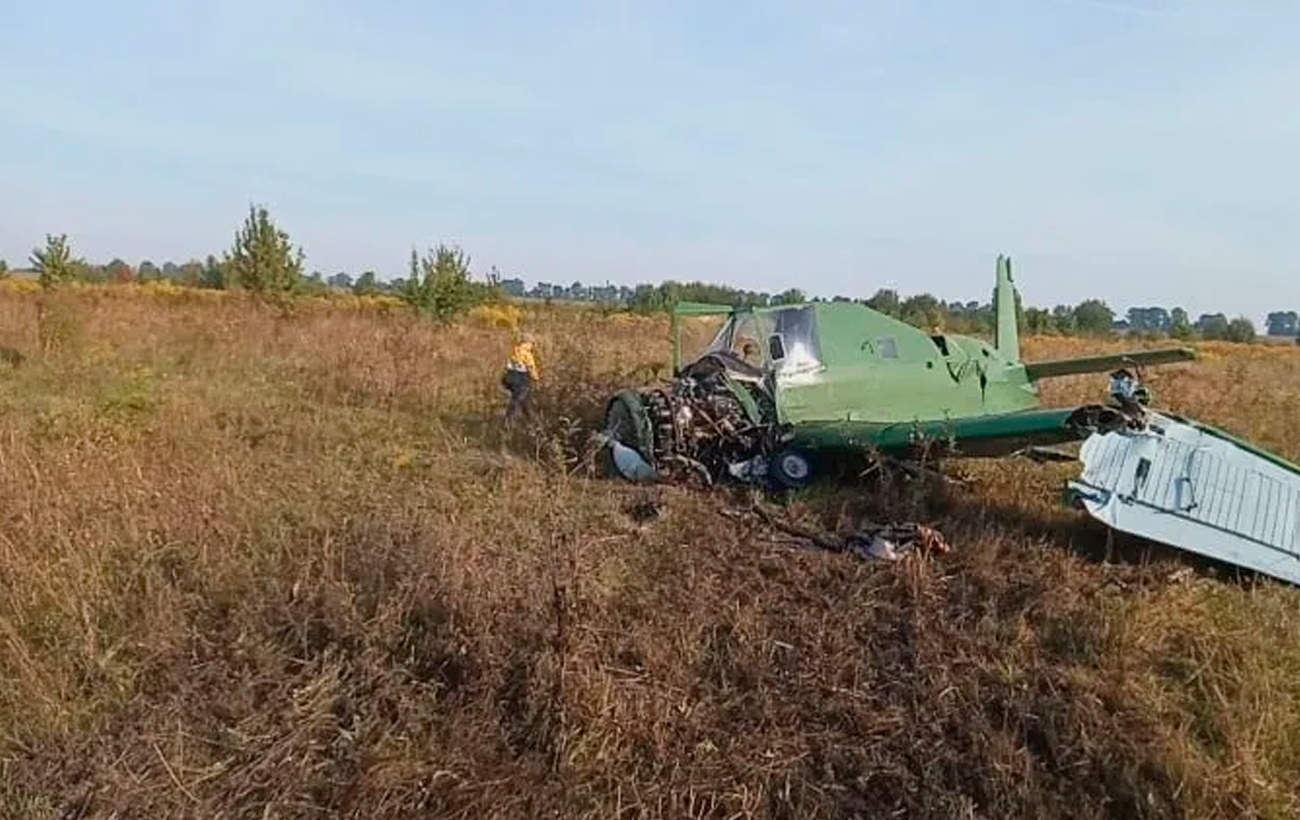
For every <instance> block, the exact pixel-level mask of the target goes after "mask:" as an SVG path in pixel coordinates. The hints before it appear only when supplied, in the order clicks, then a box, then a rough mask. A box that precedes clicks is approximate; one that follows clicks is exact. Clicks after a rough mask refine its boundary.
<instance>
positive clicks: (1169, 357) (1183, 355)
mask: <svg viewBox="0 0 1300 820" xmlns="http://www.w3.org/2000/svg"><path fill="white" fill-rule="evenodd" d="M1195 358H1196V351H1195V350H1192V349H1191V348H1190V347H1166V348H1162V349H1160V350H1135V351H1132V352H1130V353H1112V354H1109V355H1105V356H1082V357H1079V358H1076V359H1052V360H1051V361H1046V362H1026V363H1025V375H1027V376H1028V377H1029V379H1030V381H1038V380H1039V379H1051V378H1055V377H1057V376H1075V375H1078V374H1080V373H1104V372H1106V371H1109V370H1118V369H1119V368H1121V367H1141V366H1144V365H1151V364H1172V363H1174V362H1187V361H1192V360H1194V359H1195Z"/></svg>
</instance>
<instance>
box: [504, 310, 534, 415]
mask: <svg viewBox="0 0 1300 820" xmlns="http://www.w3.org/2000/svg"><path fill="white" fill-rule="evenodd" d="M541 378H542V371H541V368H540V367H538V365H537V342H536V340H535V339H534V338H533V335H532V334H531V333H524V334H521V335H520V336H519V338H518V339H517V340H516V341H515V343H514V347H513V348H512V349H511V351H510V360H509V361H508V362H507V363H506V369H505V373H503V374H502V375H501V385H502V386H503V387H504V388H505V389H506V390H507V391H508V392H509V393H510V403H509V405H507V407H506V419H505V421H506V429H510V428H511V427H513V426H514V422H515V419H516V418H518V416H519V414H520V413H522V412H524V411H525V410H528V411H530V412H531V409H532V405H531V399H532V394H533V389H534V388H535V387H536V386H537V383H538V382H539V381H541Z"/></svg>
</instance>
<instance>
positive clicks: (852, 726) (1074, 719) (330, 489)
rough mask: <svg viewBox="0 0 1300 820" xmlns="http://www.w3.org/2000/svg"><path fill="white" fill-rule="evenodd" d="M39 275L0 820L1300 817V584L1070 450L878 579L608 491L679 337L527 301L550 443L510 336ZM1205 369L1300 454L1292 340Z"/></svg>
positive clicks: (18, 474) (827, 558) (679, 503)
mask: <svg viewBox="0 0 1300 820" xmlns="http://www.w3.org/2000/svg"><path fill="white" fill-rule="evenodd" d="M24 287H25V286H22V285H19V284H15V283H14V282H12V281H10V282H4V283H0V346H9V347H14V348H17V349H20V350H22V351H24V353H25V354H26V356H27V359H26V361H24V362H23V363H22V364H21V365H20V366H17V367H13V368H9V367H7V366H5V365H0V368H3V369H0V816H2V817H5V818H15V819H16V820H27V819H28V818H32V819H33V820H34V819H35V818H43V819H44V818H53V817H84V818H110V817H116V818H126V817H132V818H145V817H147V818H164V817H184V818H189V817H193V818H232V819H233V818H309V817H310V818H317V817H355V818H398V817H402V818H405V817H466V818H492V817H503V818H504V817H541V816H548V817H550V816H555V817H561V816H562V817H592V818H596V817H599V818H624V817H646V818H650V817H656V818H657V817H664V818H688V817H718V818H735V817H773V818H776V817H781V818H785V817H790V818H793V817H798V818H821V817H903V816H906V817H935V818H940V817H941V818H1066V817H1068V818H1164V817H1185V818H1224V819H1225V820H1227V819H1228V818H1232V819H1233V820H1236V818H1248V817H1260V818H1278V819H1279V820H1280V819H1281V818H1294V817H1297V816H1300V593H1297V592H1296V591H1295V590H1292V589H1289V588H1286V587H1282V586H1279V585H1276V584H1264V585H1261V586H1258V587H1255V586H1251V585H1248V584H1246V583H1243V582H1241V581H1239V580H1235V579H1233V578H1232V577H1229V576H1227V575H1224V574H1222V573H1220V574H1214V573H1212V572H1210V570H1208V569H1206V568H1204V567H1202V566H1200V565H1198V564H1196V563H1195V562H1192V561H1190V560H1189V559H1187V558H1186V557H1183V556H1179V555H1174V554H1170V553H1168V552H1159V551H1154V550H1149V549H1147V548H1145V547H1141V546H1139V545H1135V544H1133V543H1130V542H1127V541H1124V540H1123V539H1118V538H1117V539H1115V540H1114V543H1113V544H1112V543H1110V542H1109V539H1108V538H1107V537H1106V534H1105V532H1104V530H1102V529H1101V528H1099V527H1098V526H1097V525H1095V524H1092V523H1091V522H1089V521H1087V520H1085V519H1082V518H1080V517H1079V516H1078V515H1076V514H1073V513H1071V512H1069V511H1066V510H1062V509H1060V508H1059V507H1058V506H1057V500H1058V495H1059V488H1060V483H1061V481H1062V480H1063V479H1064V477H1065V476H1067V475H1068V474H1069V472H1070V468H1069V467H1068V465H1067V466H1065V467H1061V466H1056V467H1041V466H1034V465H1031V464H1022V463H1018V462H1012V461H1006V462H998V463H996V464H987V465H970V466H967V467H961V468H959V469H961V470H962V473H963V475H964V477H965V478H966V479H968V482H969V485H968V486H962V487H958V488H954V489H950V490H947V491H944V492H935V493H934V494H931V495H928V496H919V495H912V494H908V493H901V492H900V493H898V494H897V497H896V498H893V500H892V501H890V504H891V505H893V507H892V509H893V511H894V512H896V513H897V514H899V515H902V516H906V517H909V518H913V519H921V520H925V521H927V522H929V523H933V524H936V525H937V526H939V527H940V528H941V530H942V531H943V532H944V533H945V535H946V536H947V537H948V540H949V541H950V542H951V543H952V545H953V551H952V553H951V554H949V555H946V556H940V557H935V558H923V559H922V558H917V559H914V560H913V559H909V560H908V561H905V562H902V563H899V564H884V563H882V564H868V563H863V562H860V561H857V560H855V559H852V558H848V557H845V556H841V555H832V554H825V553H819V552H813V551H806V550H800V549H796V548H795V547H793V546H792V545H791V544H790V543H788V542H787V541H785V540H783V539H782V538H781V537H779V536H777V535H776V534H775V533H772V532H770V531H768V530H766V529H765V528H763V527H762V526H761V525H760V524H759V523H758V522H755V521H750V520H748V519H746V518H743V517H741V518H737V517H734V516H728V515H727V513H728V512H729V511H733V510H735V509H737V506H736V504H735V502H734V500H733V499H732V496H731V495H730V494H729V493H726V492H717V493H692V492H689V491H685V490H676V489H672V488H659V489H654V490H646V489H640V488H633V487H629V486H625V485H622V484H617V483H614V482H608V481H603V480H599V479H595V478H592V477H590V476H588V475H587V474H586V472H585V470H584V463H583V462H582V461H581V459H580V458H579V457H578V455H577V451H576V449H575V447H574V446H573V442H574V441H577V440H579V437H578V436H577V435H575V431H576V429H577V428H578V427H579V426H580V425H581V423H582V422H583V421H584V419H586V420H589V419H590V418H591V414H592V413H593V412H596V413H598V412H599V410H600V400H601V399H602V397H603V396H604V394H605V393H606V392H607V391H608V390H610V389H611V388H612V387H613V386H615V385H617V384H620V383H627V382H628V381H643V380H646V379H649V378H652V377H653V376H654V375H655V373H661V374H662V373H663V372H664V370H665V368H666V367H667V364H668V361H669V355H670V353H669V351H670V348H669V343H668V339H667V327H666V323H665V322H664V321H663V320H662V319H646V318H634V317H627V316H614V317H605V316H602V315H601V313H600V312H599V311H593V310H585V311H581V310H568V309H564V308H559V307H554V308H546V307H545V306H537V307H536V308H535V309H534V308H529V311H528V314H527V315H525V316H522V320H523V323H524V324H525V325H526V326H528V328H529V329H530V330H532V331H533V332H534V333H535V334H536V336H537V338H538V343H539V350H540V353H541V355H542V357H543V358H542V365H543V375H544V379H545V383H544V387H543V392H542V396H541V400H540V409H541V411H542V418H541V419H540V422H539V426H538V428H537V429H536V430H534V431H533V432H532V434H531V436H530V435H523V436H521V437H520V438H519V439H518V440H516V441H509V442H507V441H503V440H502V439H501V437H500V435H499V434H498V432H497V419H498V418H499V417H500V413H501V411H502V409H503V396H502V395H501V393H500V389H499V387H498V384H497V375H498V369H499V367H500V366H501V364H502V362H503V359H504V357H505V355H506V354H507V352H508V345H509V339H510V333H511V331H510V329H509V328H510V327H511V326H513V325H515V324H517V323H518V321H519V319H520V317H519V316H515V315H513V314H509V313H508V312H506V311H505V310H504V309H495V310H497V312H496V313H493V312H492V309H483V310H480V311H479V315H478V316H476V317H475V318H474V319H471V320H469V321H466V322H464V323H462V324H459V325H453V326H451V327H446V328H439V327H435V326H433V325H431V324H427V323H422V322H419V321H416V320H414V319H412V318H410V317H408V316H407V315H406V314H405V313H404V312H403V311H401V310H398V309H396V308H397V306H396V305H393V304H388V303H387V302H385V301H383V300H382V299H372V300H370V301H369V302H366V301H364V300H359V299H356V298H355V297H347V296H336V297H327V298H324V299H317V300H312V301H311V307H304V308H303V309H301V310H295V311H293V312H292V313H291V314H288V315H284V314H280V313H277V312H274V311H271V310H267V309H263V308H260V307H258V306H257V305H256V304H253V303H250V302H247V301H245V300H242V299H238V298H234V297H231V296H227V295H209V294H205V293H202V292H199V291H187V290H184V289H180V288H170V287H168V286H164V285H152V284H151V285H142V286H130V287H123V286H117V287H115V288H71V289H69V290H67V291H66V292H52V293H48V294H43V295H40V296H37V295H35V294H32V293H28V292H26V291H25V290H24ZM38 300H39V302H40V313H39V315H40V319H39V322H38V319H37V316H38V309H37V303H38ZM506 317H508V318H506ZM709 331H710V328H709V327H708V326H707V325H706V324H699V325H696V324H692V325H691V327H690V328H689V333H688V340H687V343H688V345H689V344H691V343H698V342H699V341H700V340H702V339H705V338H707V336H708V335H709ZM1117 346H1118V345H1117V344H1109V343H1108V344H1100V343H1094V342H1085V341H1079V340H1070V339H1029V340H1027V342H1026V347H1027V355H1028V357H1030V358H1046V357H1051V356H1058V355H1070V354H1076V353H1082V352H1088V351H1094V350H1097V349H1099V348H1100V349H1114V348H1116V347H1117ZM1201 347H1202V349H1203V351H1204V352H1205V354H1206V356H1205V359H1204V360H1203V361H1201V362H1196V363H1190V364H1185V365H1178V366H1174V367H1166V368H1156V369H1153V370H1152V371H1151V373H1150V374H1149V378H1150V381H1151V384H1152V386H1153V389H1154V391H1155V394H1156V398H1157V401H1158V403H1160V404H1163V405H1167V406H1172V407H1175V408H1177V409H1179V410H1181V411H1183V412H1186V413H1188V414H1190V415H1193V416H1195V417H1198V418H1202V419H1204V420H1207V421H1210V422H1213V423H1217V424H1220V425H1222V426H1224V427H1225V428H1227V429H1228V430H1230V431H1232V432H1234V433H1238V434H1240V435H1243V436H1245V437H1248V438H1250V439H1252V440H1254V441H1257V442H1259V443H1261V444H1263V445H1264V446H1267V447H1271V448H1274V449H1276V450H1278V451H1279V452H1281V453H1282V454H1283V455H1286V456H1288V457H1291V458H1293V459H1295V458H1300V428H1298V427H1297V426H1296V425H1295V424H1294V423H1292V422H1291V420H1292V419H1293V418H1294V415H1293V414H1294V408H1295V406H1296V395H1295V394H1296V390H1297V387H1296V385H1297V384H1300V351H1298V350H1295V349H1284V348H1267V347H1263V346H1260V347H1245V346H1234V345H1203V346H1201ZM1102 389H1103V386H1102V382H1101V381H1100V380H1099V379H1098V378H1096V377H1091V378H1089V377H1079V378H1071V379H1065V380H1061V381H1060V382H1059V383H1056V384H1051V385H1048V386H1047V387H1046V389H1045V391H1044V392H1045V394H1046V395H1045V397H1046V398H1047V399H1048V400H1049V401H1052V402H1062V401H1075V400H1079V399H1082V398H1098V397H1100V393H1101V391H1102ZM883 503H884V502H882V501H881V500H880V499H879V498H873V497H870V496H868V495H866V494H864V493H863V492H862V491H861V490H849V489H844V490H819V491H816V492H811V493H809V494H808V495H807V497H805V498H802V499H799V500H796V501H795V502H793V503H792V504H791V505H790V513H791V514H792V515H797V516H800V517H802V518H803V519H806V520H808V521H811V522H816V523H818V524H820V525H821V526H823V527H826V528H843V527H845V526H849V525H851V523H852V522H853V521H854V519H855V517H856V516H857V515H859V514H862V513H865V512H868V511H870V512H879V511H880V510H879V508H880V506H881V505H882V504H883ZM634 509H639V510H642V511H646V510H649V511H657V515H655V516H649V517H648V518H647V515H645V514H643V515H638V516H635V517H634V516H632V515H631V514H630V513H629V510H634ZM1185 568H1191V570H1192V572H1191V574H1190V577H1189V573H1188V572H1186V571H1179V570H1180V569H1185Z"/></svg>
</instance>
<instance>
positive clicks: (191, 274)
mask: <svg viewBox="0 0 1300 820" xmlns="http://www.w3.org/2000/svg"><path fill="white" fill-rule="evenodd" d="M174 279H175V281H176V283H177V284H180V285H184V286H186V287H189V288H197V287H201V286H202V285H203V263H202V262H200V261H199V260H197V259H190V260H188V261H186V262H185V264H183V265H181V266H180V267H179V268H177V269H176V276H175V277H174Z"/></svg>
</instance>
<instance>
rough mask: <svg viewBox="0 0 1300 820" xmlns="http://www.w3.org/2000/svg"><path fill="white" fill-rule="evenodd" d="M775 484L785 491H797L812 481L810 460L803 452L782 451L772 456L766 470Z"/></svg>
mask: <svg viewBox="0 0 1300 820" xmlns="http://www.w3.org/2000/svg"><path fill="white" fill-rule="evenodd" d="M768 470H769V472H770V473H771V474H772V477H773V478H775V479H776V481H777V483H778V484H780V485H781V486H782V487H785V488H786V489H787V490H797V489H800V488H802V487H806V486H808V484H809V483H810V482H811V481H812V476H813V467H812V459H811V458H810V457H809V455H808V453H806V452H805V451H803V450H796V449H790V450H782V451H780V452H779V453H777V454H776V455H774V456H772V462H771V465H770V466H769V468H768Z"/></svg>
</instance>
